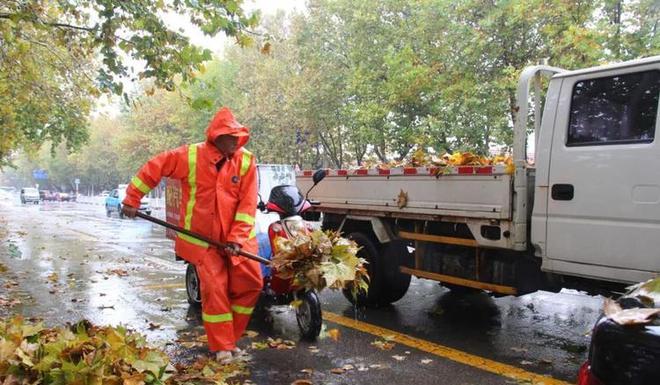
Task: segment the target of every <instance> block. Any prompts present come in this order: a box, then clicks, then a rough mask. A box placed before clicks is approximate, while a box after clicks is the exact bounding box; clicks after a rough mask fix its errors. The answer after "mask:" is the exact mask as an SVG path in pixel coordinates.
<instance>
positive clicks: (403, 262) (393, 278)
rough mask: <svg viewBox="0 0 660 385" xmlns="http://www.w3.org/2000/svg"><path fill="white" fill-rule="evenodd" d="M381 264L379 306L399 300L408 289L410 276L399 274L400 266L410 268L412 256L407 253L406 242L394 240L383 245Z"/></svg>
mask: <svg viewBox="0 0 660 385" xmlns="http://www.w3.org/2000/svg"><path fill="white" fill-rule="evenodd" d="M379 262H381V264H380V267H381V274H382V281H381V283H382V287H381V301H380V303H381V304H388V303H392V302H396V301H398V300H400V299H401V298H402V297H403V296H404V295H406V293H407V292H408V287H410V279H411V276H410V274H404V273H402V272H401V269H400V267H401V266H408V267H412V264H413V255H412V254H411V253H410V252H409V251H408V242H406V241H404V240H402V239H396V240H393V241H391V242H388V243H386V244H384V245H383V252H382V258H381V260H380V261H379Z"/></svg>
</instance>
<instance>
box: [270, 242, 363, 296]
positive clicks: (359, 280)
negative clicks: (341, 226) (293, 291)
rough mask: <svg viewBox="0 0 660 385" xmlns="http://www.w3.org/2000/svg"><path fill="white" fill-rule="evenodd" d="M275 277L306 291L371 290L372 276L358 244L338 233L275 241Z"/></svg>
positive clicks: (273, 263) (273, 262)
mask: <svg viewBox="0 0 660 385" xmlns="http://www.w3.org/2000/svg"><path fill="white" fill-rule="evenodd" d="M275 250H276V252H275V255H274V256H273V260H272V267H273V269H274V271H275V275H276V276H277V277H279V278H281V279H284V280H291V281H292V285H293V286H294V287H297V288H303V289H306V290H311V289H315V290H317V291H320V290H323V289H325V288H326V287H329V288H331V289H345V288H348V287H350V288H352V290H354V292H357V291H361V290H364V291H367V290H368V288H369V282H368V280H369V276H368V275H367V269H366V267H365V264H366V263H367V262H366V260H365V259H363V258H359V257H358V256H357V252H358V250H359V247H358V245H357V244H356V243H355V242H354V241H352V240H350V239H346V238H343V237H341V236H340V235H339V233H338V232H335V231H322V230H314V231H311V232H310V231H308V232H296V233H294V234H293V235H292V236H291V237H290V238H284V237H278V238H276V240H275Z"/></svg>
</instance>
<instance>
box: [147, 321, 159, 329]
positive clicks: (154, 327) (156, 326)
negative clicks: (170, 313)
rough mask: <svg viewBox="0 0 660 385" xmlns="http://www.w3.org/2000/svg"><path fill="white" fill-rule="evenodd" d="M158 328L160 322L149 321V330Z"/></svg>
mask: <svg viewBox="0 0 660 385" xmlns="http://www.w3.org/2000/svg"><path fill="white" fill-rule="evenodd" d="M156 329H160V324H157V323H153V322H149V330H156Z"/></svg>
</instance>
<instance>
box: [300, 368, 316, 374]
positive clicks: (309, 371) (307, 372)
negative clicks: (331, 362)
mask: <svg viewBox="0 0 660 385" xmlns="http://www.w3.org/2000/svg"><path fill="white" fill-rule="evenodd" d="M300 373H305V374H308V375H310V376H311V375H312V374H313V373H314V369H303V370H301V371H300Z"/></svg>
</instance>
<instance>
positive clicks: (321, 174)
mask: <svg viewBox="0 0 660 385" xmlns="http://www.w3.org/2000/svg"><path fill="white" fill-rule="evenodd" d="M326 175H328V173H327V172H326V171H325V170H323V169H318V170H316V171H315V172H314V175H312V181H313V182H314V184H313V185H312V187H310V188H309V190H307V194H305V199H307V200H309V198H308V197H309V192H310V191H312V189H313V188H314V187H316V185H317V184H319V182H320V181H322V180H323V178H325V176H326Z"/></svg>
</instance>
